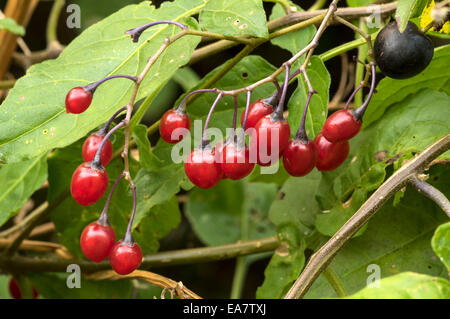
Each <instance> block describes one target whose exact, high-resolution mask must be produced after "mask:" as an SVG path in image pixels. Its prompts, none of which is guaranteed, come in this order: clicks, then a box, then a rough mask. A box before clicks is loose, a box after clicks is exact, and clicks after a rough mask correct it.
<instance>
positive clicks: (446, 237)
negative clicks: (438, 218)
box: [431, 223, 450, 269]
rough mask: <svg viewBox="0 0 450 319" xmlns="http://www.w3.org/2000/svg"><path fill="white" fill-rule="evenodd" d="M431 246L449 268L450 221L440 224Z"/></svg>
mask: <svg viewBox="0 0 450 319" xmlns="http://www.w3.org/2000/svg"><path fill="white" fill-rule="evenodd" d="M431 246H432V247H433V250H434V252H435V253H436V255H437V256H438V257H439V259H440V260H441V261H442V262H443V263H444V265H445V267H447V269H449V268H450V223H445V224H442V225H440V226H439V227H438V228H437V229H436V231H435V233H434V236H433V239H432V241H431Z"/></svg>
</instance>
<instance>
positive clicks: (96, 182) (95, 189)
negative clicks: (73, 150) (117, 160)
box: [70, 162, 108, 206]
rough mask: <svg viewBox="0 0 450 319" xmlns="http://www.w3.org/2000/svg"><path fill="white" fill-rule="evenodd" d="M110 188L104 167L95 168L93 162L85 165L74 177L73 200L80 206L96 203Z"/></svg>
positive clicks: (80, 167) (79, 168)
mask: <svg viewBox="0 0 450 319" xmlns="http://www.w3.org/2000/svg"><path fill="white" fill-rule="evenodd" d="M107 188H108V174H107V173H106V171H105V170H104V169H103V167H94V165H92V162H89V163H83V164H81V165H80V166H78V167H77V169H76V170H75V172H73V175H72V181H71V183H70V191H71V193H72V197H73V199H74V200H75V201H76V202H77V203H78V204H80V205H83V206H88V205H92V204H94V203H96V202H97V201H98V200H99V199H100V198H101V197H102V196H103V195H104V194H105V192H106V189H107Z"/></svg>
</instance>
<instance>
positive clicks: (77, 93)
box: [66, 86, 92, 114]
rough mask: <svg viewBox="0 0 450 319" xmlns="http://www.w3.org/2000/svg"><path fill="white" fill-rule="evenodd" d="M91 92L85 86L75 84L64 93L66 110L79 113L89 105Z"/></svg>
mask: <svg viewBox="0 0 450 319" xmlns="http://www.w3.org/2000/svg"><path fill="white" fill-rule="evenodd" d="M91 102H92V93H91V92H89V91H86V89H85V88H83V87H81V86H77V87H75V88H73V89H71V90H70V91H69V93H67V95H66V112H67V113H73V114H80V113H83V112H84V111H86V109H87V108H88V107H89V105H91Z"/></svg>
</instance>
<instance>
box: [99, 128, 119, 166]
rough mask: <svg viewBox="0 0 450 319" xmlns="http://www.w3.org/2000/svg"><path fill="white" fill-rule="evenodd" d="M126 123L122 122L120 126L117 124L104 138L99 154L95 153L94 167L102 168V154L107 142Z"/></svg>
mask: <svg viewBox="0 0 450 319" xmlns="http://www.w3.org/2000/svg"><path fill="white" fill-rule="evenodd" d="M124 125H125V123H124V122H120V123H119V124H117V125H116V126H114V127H113V128H112V129H111V130H110V131H109V132H108V133H106V135H105V137H104V138H103V140H102V142H101V144H100V146H99V148H98V149H97V152H96V153H95V156H94V159H93V160H92V163H93V164H94V166H96V167H101V166H102V164H101V159H100V157H101V154H102V149H103V146H104V145H105V143H106V141H107V140H108V139H109V137H110V136H111V135H112V134H113V133H114V132H115V131H116V130H118V129H119V128H121V127H122V126H124Z"/></svg>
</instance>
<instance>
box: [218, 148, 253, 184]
mask: <svg viewBox="0 0 450 319" xmlns="http://www.w3.org/2000/svg"><path fill="white" fill-rule="evenodd" d="M221 156H222V160H221V168H222V172H223V174H224V175H225V177H228V178H230V179H233V180H238V179H241V178H244V177H245V176H247V175H248V174H250V173H251V172H252V170H253V167H255V163H251V162H250V152H249V149H248V147H247V145H245V144H244V143H239V142H234V141H233V142H230V143H227V144H226V145H225V146H224V147H223V149H222V152H221Z"/></svg>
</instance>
